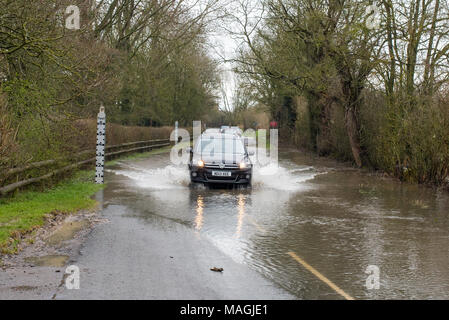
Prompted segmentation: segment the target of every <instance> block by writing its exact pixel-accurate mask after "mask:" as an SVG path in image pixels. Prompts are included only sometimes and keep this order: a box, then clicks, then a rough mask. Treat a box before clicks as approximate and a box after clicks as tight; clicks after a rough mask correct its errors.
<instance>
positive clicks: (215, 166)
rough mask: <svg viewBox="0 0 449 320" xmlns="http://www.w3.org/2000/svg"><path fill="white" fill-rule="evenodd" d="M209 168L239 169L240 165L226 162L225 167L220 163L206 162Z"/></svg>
mask: <svg viewBox="0 0 449 320" xmlns="http://www.w3.org/2000/svg"><path fill="white" fill-rule="evenodd" d="M206 168H207V169H220V170H226V169H228V170H229V169H239V166H238V165H236V164H226V165H225V167H224V168H220V165H219V164H210V163H207V164H206Z"/></svg>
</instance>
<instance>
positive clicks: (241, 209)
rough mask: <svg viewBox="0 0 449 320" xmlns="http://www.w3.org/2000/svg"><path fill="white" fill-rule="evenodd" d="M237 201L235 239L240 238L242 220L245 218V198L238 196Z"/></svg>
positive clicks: (241, 195)
mask: <svg viewBox="0 0 449 320" xmlns="http://www.w3.org/2000/svg"><path fill="white" fill-rule="evenodd" d="M238 199H239V201H238V215H237V231H236V237H237V238H240V234H241V233H242V226H243V219H244V218H245V196H244V195H243V194H239V195H238Z"/></svg>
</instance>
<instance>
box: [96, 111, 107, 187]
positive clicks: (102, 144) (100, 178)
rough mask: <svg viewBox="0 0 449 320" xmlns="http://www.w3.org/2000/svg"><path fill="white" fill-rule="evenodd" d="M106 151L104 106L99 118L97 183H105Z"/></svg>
mask: <svg viewBox="0 0 449 320" xmlns="http://www.w3.org/2000/svg"><path fill="white" fill-rule="evenodd" d="M105 151H106V113H105V109H104V107H103V106H101V107H100V112H99V113H98V118H97V154H96V172H95V183H97V184H103V183H104V157H105Z"/></svg>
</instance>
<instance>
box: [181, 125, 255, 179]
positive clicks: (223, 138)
mask: <svg viewBox="0 0 449 320" xmlns="http://www.w3.org/2000/svg"><path fill="white" fill-rule="evenodd" d="M251 155H252V154H251ZM249 156H250V154H249V153H248V151H247V149H246V147H245V144H244V143H243V140H242V138H241V137H240V136H238V135H235V134H226V133H204V134H203V135H201V137H199V138H198V139H197V141H196V143H195V146H194V147H193V149H190V161H189V171H190V179H191V181H192V182H200V183H208V184H247V185H249V184H251V179H252V175H253V165H252V163H251V160H250V158H249Z"/></svg>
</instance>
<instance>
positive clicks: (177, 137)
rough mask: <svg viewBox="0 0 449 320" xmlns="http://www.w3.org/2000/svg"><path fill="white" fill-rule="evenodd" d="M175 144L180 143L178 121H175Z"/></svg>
mask: <svg viewBox="0 0 449 320" xmlns="http://www.w3.org/2000/svg"><path fill="white" fill-rule="evenodd" d="M175 137H176V140H175V145H176V144H178V139H179V134H178V121H176V122H175Z"/></svg>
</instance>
